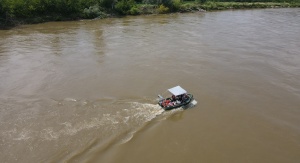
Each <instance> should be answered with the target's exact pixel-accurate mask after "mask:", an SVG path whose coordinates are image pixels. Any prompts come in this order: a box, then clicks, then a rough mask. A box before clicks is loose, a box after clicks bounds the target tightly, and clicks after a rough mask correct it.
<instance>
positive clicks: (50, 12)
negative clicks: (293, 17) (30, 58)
mask: <svg viewBox="0 0 300 163" xmlns="http://www.w3.org/2000/svg"><path fill="white" fill-rule="evenodd" d="M271 7H300V0H215V1H211V0H195V1H184V0H0V28H5V27H9V26H15V25H18V24H22V23H40V22H45V21H61V20H76V19H93V18H105V17H112V16H120V15H139V14H164V13H170V12H191V11H205V10H206V11H211V10H224V9H247V8H271Z"/></svg>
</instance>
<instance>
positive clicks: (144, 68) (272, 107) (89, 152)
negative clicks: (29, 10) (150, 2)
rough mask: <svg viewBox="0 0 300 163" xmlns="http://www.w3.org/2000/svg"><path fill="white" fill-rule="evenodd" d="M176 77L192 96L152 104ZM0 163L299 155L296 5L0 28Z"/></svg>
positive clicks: (264, 159) (268, 161)
mask: <svg viewBox="0 0 300 163" xmlns="http://www.w3.org/2000/svg"><path fill="white" fill-rule="evenodd" d="M177 85H180V86H181V87H183V88H185V89H186V90H187V91H188V92H189V93H192V94H193V95H194V97H195V99H196V100H197V102H198V104H197V105H196V106H195V107H193V108H190V109H186V110H184V109H181V108H179V109H176V110H172V111H163V110H162V109H161V108H160V107H159V106H158V105H157V104H156V98H157V95H158V94H161V93H164V92H165V91H166V90H167V89H168V88H171V87H173V86H177ZM0 151H1V152H0V160H1V162H3V163H15V162H20V163H34V162H43V163H44V162H45V163H47V162H49V163H50V162H80V163H81V162H101V163H116V162H122V163H153V162H158V163H167V162H174V163H181V162H182V163H183V162H189V163H201V162H204V163H220V162H228V163H242V162H255V163H296V162H300V9H299V8H294V9H261V10H236V11H222V12H206V13H188V14H170V15H151V16H137V17H125V18H111V19H104V20H83V21H73V22H49V23H44V24H36V25H24V26H20V27H17V28H14V29H11V30H2V31H0Z"/></svg>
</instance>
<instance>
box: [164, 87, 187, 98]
mask: <svg viewBox="0 0 300 163" xmlns="http://www.w3.org/2000/svg"><path fill="white" fill-rule="evenodd" d="M168 91H169V92H170V93H172V94H173V95H175V96H178V95H182V94H185V93H187V92H186V90H184V89H183V88H181V87H180V86H176V87H173V88H170V89H168Z"/></svg>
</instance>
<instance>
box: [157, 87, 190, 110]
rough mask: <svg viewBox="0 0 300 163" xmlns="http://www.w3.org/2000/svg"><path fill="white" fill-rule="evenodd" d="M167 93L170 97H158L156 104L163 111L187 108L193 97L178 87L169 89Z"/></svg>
mask: <svg viewBox="0 0 300 163" xmlns="http://www.w3.org/2000/svg"><path fill="white" fill-rule="evenodd" d="M168 91H169V92H170V93H171V94H172V96H171V97H167V98H164V97H162V96H161V95H158V97H159V100H158V104H159V105H160V106H161V107H162V108H163V109H165V110H171V109H175V108H179V107H182V106H187V105H188V104H190V103H191V102H192V101H194V100H193V95H192V94H189V93H187V91H186V90H184V89H183V88H181V87H180V86H176V87H173V88H170V89H168ZM195 104H196V103H195ZM195 104H194V105H195Z"/></svg>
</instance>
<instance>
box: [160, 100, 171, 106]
mask: <svg viewBox="0 0 300 163" xmlns="http://www.w3.org/2000/svg"><path fill="white" fill-rule="evenodd" d="M170 102H171V101H170V100H164V101H163V103H162V106H163V107H167V106H168V105H169V104H170Z"/></svg>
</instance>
